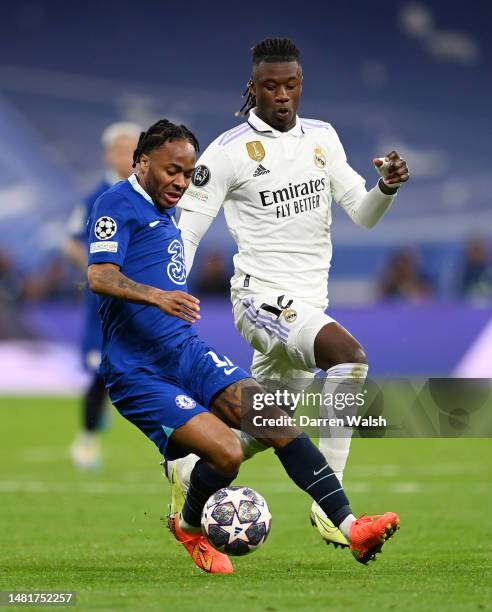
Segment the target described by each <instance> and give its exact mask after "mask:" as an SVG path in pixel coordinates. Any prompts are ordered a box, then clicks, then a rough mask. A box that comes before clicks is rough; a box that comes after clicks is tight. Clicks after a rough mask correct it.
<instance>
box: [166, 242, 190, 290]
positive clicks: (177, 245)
mask: <svg viewBox="0 0 492 612" xmlns="http://www.w3.org/2000/svg"><path fill="white" fill-rule="evenodd" d="M167 252H168V253H169V254H171V255H172V257H171V261H170V262H169V263H168V264H167V275H168V276H169V278H170V279H171V280H172V281H173V282H174V283H176V284H177V285H184V284H185V283H186V266H185V262H184V253H183V245H182V244H181V242H180V241H179V240H173V241H172V242H171V244H170V245H169V246H168V247H167Z"/></svg>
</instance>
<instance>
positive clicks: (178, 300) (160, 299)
mask: <svg viewBox="0 0 492 612" xmlns="http://www.w3.org/2000/svg"><path fill="white" fill-rule="evenodd" d="M87 278H88V281H89V287H90V289H91V291H93V292H94V293H99V294H101V295H106V296H109V297H113V298H117V299H120V300H126V301H128V302H134V303H135V304H144V305H145V306H155V307H156V308H159V310H162V312H164V313H166V314H168V315H172V316H175V317H178V318H179V319H183V321H187V322H188V323H195V322H196V321H197V320H198V319H199V318H200V315H199V314H198V313H199V311H200V306H199V302H200V300H198V299H197V298H196V297H193V296H192V295H190V294H189V293H185V292H184V291H163V290H162V289H158V288H157V287H152V286H150V285H144V284H142V283H136V282H135V281H133V280H132V279H131V278H128V277H127V276H125V275H124V274H123V273H122V272H121V271H120V268H119V267H118V266H117V265H115V264H109V263H103V264H92V265H91V266H89V268H88V271H87Z"/></svg>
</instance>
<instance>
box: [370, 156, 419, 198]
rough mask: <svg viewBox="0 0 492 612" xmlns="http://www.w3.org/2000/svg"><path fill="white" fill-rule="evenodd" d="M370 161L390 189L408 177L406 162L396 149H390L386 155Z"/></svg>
mask: <svg viewBox="0 0 492 612" xmlns="http://www.w3.org/2000/svg"><path fill="white" fill-rule="evenodd" d="M372 163H373V164H374V165H375V166H376V169H377V171H378V172H379V174H380V175H381V178H382V181H383V183H384V184H385V185H386V186H387V187H389V188H391V189H395V188H397V187H399V186H400V185H401V184H402V183H405V182H406V181H408V179H409V178H410V173H409V171H408V166H407V162H406V161H405V160H404V159H402V158H401V157H400V156H399V155H398V153H397V152H396V151H391V153H388V155H386V157H378V158H376V159H373V160H372Z"/></svg>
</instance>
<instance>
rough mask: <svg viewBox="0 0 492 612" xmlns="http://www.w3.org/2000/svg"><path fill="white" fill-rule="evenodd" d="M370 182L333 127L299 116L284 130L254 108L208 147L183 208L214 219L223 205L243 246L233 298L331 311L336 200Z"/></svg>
mask: <svg viewBox="0 0 492 612" xmlns="http://www.w3.org/2000/svg"><path fill="white" fill-rule="evenodd" d="M364 183H365V181H364V179H363V178H362V177H361V176H360V175H359V174H357V172H355V170H353V169H352V168H351V167H350V166H349V164H348V163H347V159H346V156H345V152H344V150H343V147H342V144H341V143H340V140H339V138H338V136H337V133H336V132H335V130H334V129H333V127H332V126H331V125H330V124H328V123H324V122H322V121H315V120H312V119H300V118H297V121H296V125H295V126H294V127H293V128H292V129H291V130H290V131H288V132H279V131H277V130H275V129H273V128H272V127H271V126H269V125H268V124H266V123H265V122H264V121H262V120H261V119H260V118H259V117H258V116H257V115H256V114H255V113H254V111H252V112H251V113H250V115H249V119H248V121H247V122H246V123H243V124H241V125H239V126H237V127H235V128H233V129H232V130H229V131H228V132H225V133H224V134H221V135H220V136H219V137H218V138H217V139H216V140H215V141H214V142H212V144H210V146H209V147H207V149H206V150H205V152H204V153H203V155H202V156H201V157H200V159H199V160H198V162H197V168H196V170H195V173H194V175H193V179H192V184H191V185H190V187H189V188H188V190H187V191H186V193H185V194H184V196H183V197H182V198H181V200H180V202H179V206H181V207H182V208H183V209H185V210H190V211H196V212H200V213H202V214H205V215H209V216H211V217H215V216H216V215H217V213H218V211H219V210H220V207H221V206H222V205H223V206H224V214H225V218H226V222H227V225H228V228H229V231H230V233H231V235H232V237H233V238H234V240H235V241H236V243H237V246H238V253H237V254H236V255H235V256H234V269H235V273H234V276H233V278H232V281H231V285H232V298H233V300H235V299H238V298H244V297H245V296H246V295H251V294H267V293H277V294H282V293H285V294H288V295H289V296H292V297H295V298H298V299H302V300H304V301H306V302H308V303H310V304H312V305H313V306H316V307H320V308H323V309H324V308H326V306H327V303H328V271H329V268H330V261H331V255H332V245H331V237H330V225H331V202H332V199H335V200H336V201H337V202H338V203H340V204H341V205H342V206H344V201H343V200H344V196H345V195H346V194H347V193H348V192H350V191H351V190H353V189H354V188H358V189H359V190H360V188H361V187H362V188H363V187H364Z"/></svg>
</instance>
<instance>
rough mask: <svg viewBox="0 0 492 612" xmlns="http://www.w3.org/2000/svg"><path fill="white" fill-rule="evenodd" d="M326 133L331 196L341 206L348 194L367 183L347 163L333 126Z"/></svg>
mask: <svg viewBox="0 0 492 612" xmlns="http://www.w3.org/2000/svg"><path fill="white" fill-rule="evenodd" d="M325 133H326V136H327V137H328V142H327V148H328V162H329V163H328V173H329V175H330V186H331V194H332V196H333V198H334V199H335V201H336V202H338V203H339V204H340V202H341V201H342V199H343V197H344V196H345V194H346V193H347V192H349V191H350V190H352V189H354V188H356V187H364V185H365V183H366V181H365V179H364V178H362V176H361V175H360V174H358V173H357V172H356V171H355V170H354V169H353V168H352V167H351V166H350V165H349V163H348V162H347V156H346V155H345V150H344V148H343V146H342V143H341V142H340V139H339V138H338V134H337V133H336V131H335V130H334V129H333V127H332V126H331V125H330V126H329V129H328V131H327V132H325Z"/></svg>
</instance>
